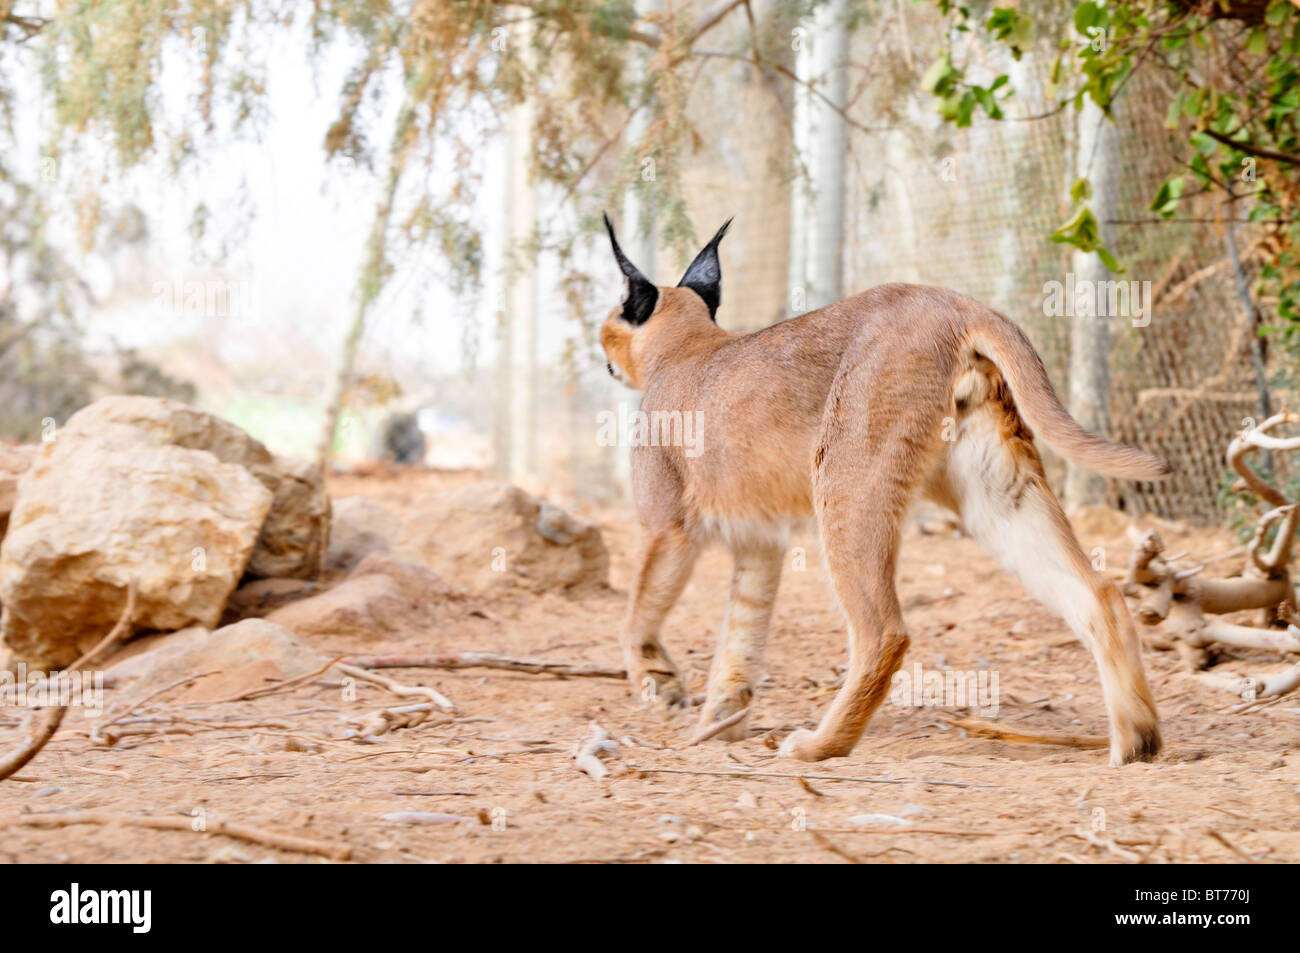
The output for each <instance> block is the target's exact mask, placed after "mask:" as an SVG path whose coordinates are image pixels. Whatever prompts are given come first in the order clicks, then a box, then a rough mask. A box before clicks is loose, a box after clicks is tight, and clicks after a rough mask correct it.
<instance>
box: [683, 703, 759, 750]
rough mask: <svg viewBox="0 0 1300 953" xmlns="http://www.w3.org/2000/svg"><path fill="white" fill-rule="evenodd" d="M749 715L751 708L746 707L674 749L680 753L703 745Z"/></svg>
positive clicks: (702, 730) (697, 733) (698, 732)
mask: <svg viewBox="0 0 1300 953" xmlns="http://www.w3.org/2000/svg"><path fill="white" fill-rule="evenodd" d="M748 714H749V707H748V706H746V707H744V708H742V709H740V711H738V712H736V713H735V714H732V715H728V716H727V717H726V718H724V719H722V721H715V722H714V723H713V724H711V725H709V726H708V727H707V728H703V729H701V730H699V731H697V732H696V733H695V734H693V735H691V737H690V738H688V739H687V740H686V741H683V742H682V743H681V744H679V745H673V749H674V750H677V751H680V750H681V749H682V748H689V747H691V746H692V745H698V744H703V743H704V742H706V741H708V740H709V739H710V738H712V737H713V736H714V735H719V734H721V733H722V732H724V731H726V730H727V729H728V728H730V727H731V726H732V725H734V724H737V723H738V722H740V721H742V720H744V718H745V716H746V715H748Z"/></svg>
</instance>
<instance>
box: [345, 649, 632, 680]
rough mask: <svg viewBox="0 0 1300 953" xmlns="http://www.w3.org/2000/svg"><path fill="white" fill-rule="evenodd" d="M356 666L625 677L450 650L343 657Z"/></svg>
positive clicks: (614, 671) (619, 672) (606, 670)
mask: <svg viewBox="0 0 1300 953" xmlns="http://www.w3.org/2000/svg"><path fill="white" fill-rule="evenodd" d="M343 661H344V662H346V663H347V664H348V665H355V666H357V667H358V668H445V669H458V668H496V669H503V670H505V671H507V672H527V673H528V674H530V675H558V676H560V677H563V678H616V679H626V678H627V672H626V671H624V670H623V669H622V668H611V667H609V666H607V665H593V664H589V663H586V662H552V661H550V660H548V659H539V658H526V657H523V656H515V655H498V654H496V653H495V652H450V653H445V654H441V655H357V656H353V657H351V658H346V659H344V660H343Z"/></svg>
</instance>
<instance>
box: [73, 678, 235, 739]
mask: <svg viewBox="0 0 1300 953" xmlns="http://www.w3.org/2000/svg"><path fill="white" fill-rule="evenodd" d="M215 674H217V673H216V672H201V673H199V674H198V675H186V676H185V677H184V678H178V679H176V681H174V682H169V683H167V684H166V685H164V686H163V687H162V688H160V689H158V690H157V691H155V692H150V693H149V694H148V695H146V696H145V697H144V698H141V699H139V700H138V701H134V702H131V704H129V705H127V706H126V708H124V709H122V710H121V711H120V712H115V713H111V714H105V715H104V717H103V718H101V719H99V720H98V721H96V722H95V725H94V727H93V728H91V729H90V740H91V742H92V743H94V744H97V745H111V744H112V743H113V741H112V739H111V736H110V737H105V735H104V729H105V728H107V727H108V726H109V725H112V724H115V723H117V722H120V721H121V720H122V719H123V718H126V717H127V716H128V715H130V714H131V713H132V712H134V711H136V710H137V709H138V708H140V707H142V706H144V705H147V704H149V702H151V701H153V700H154V699H155V698H158V697H159V696H160V695H165V694H167V693H168V692H169V691H171V690H172V689H173V688H176V687H177V686H179V685H185V684H187V683H189V682H197V681H198V680H199V679H201V678H207V677H208V676H209V675H215Z"/></svg>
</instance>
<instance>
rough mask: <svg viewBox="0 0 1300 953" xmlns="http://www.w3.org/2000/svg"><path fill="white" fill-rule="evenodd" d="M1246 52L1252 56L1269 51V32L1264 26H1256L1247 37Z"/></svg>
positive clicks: (1261, 54)
mask: <svg viewBox="0 0 1300 953" xmlns="http://www.w3.org/2000/svg"><path fill="white" fill-rule="evenodd" d="M1246 52H1247V53H1249V54H1250V55H1251V56H1263V55H1264V54H1265V53H1267V52H1268V33H1267V32H1265V31H1264V29H1263V28H1262V27H1255V29H1253V30H1251V31H1250V36H1248V37H1246Z"/></svg>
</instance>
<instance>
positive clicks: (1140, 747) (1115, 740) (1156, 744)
mask: <svg viewBox="0 0 1300 953" xmlns="http://www.w3.org/2000/svg"><path fill="white" fill-rule="evenodd" d="M1162 744H1163V742H1162V741H1161V738H1160V723H1159V722H1158V721H1155V720H1151V721H1145V722H1142V723H1140V724H1137V725H1133V726H1131V727H1129V728H1126V729H1122V730H1120V731H1115V732H1112V733H1111V739H1110V763H1111V764H1112V765H1113V766H1115V767H1118V766H1120V765H1123V764H1132V763H1133V762H1134V761H1154V760H1155V757H1156V755H1157V754H1159V753H1160V748H1161V746H1162Z"/></svg>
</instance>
